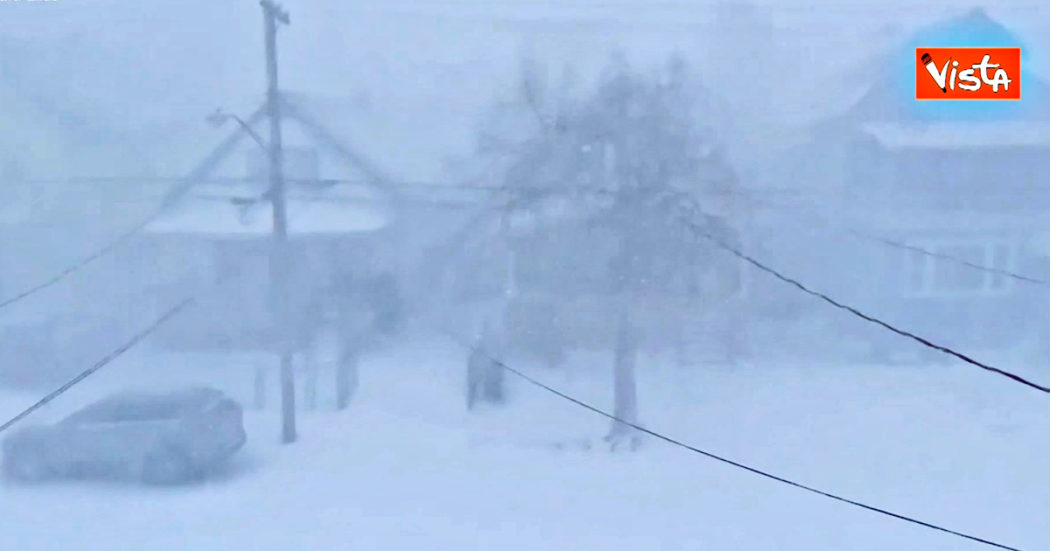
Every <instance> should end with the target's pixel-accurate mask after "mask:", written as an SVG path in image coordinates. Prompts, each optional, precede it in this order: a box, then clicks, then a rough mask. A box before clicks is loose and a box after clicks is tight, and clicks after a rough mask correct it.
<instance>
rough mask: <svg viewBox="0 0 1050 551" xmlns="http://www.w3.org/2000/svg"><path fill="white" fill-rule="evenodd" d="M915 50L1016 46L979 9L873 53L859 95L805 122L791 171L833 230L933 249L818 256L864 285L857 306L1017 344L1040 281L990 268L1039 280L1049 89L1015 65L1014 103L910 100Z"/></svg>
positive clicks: (969, 336)
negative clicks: (821, 194)
mask: <svg viewBox="0 0 1050 551" xmlns="http://www.w3.org/2000/svg"><path fill="white" fill-rule="evenodd" d="M920 46H931V47H937V46H1022V56H1023V57H1022V60H1024V59H1025V57H1024V52H1025V49H1024V48H1023V44H1022V42H1021V40H1020V39H1019V38H1018V37H1016V36H1015V35H1014V34H1013V33H1011V32H1010V31H1009V30H1007V29H1006V28H1004V27H1003V26H1001V25H1000V24H998V23H997V22H996V21H994V20H993V19H991V18H990V17H989V16H988V15H987V14H986V13H985V12H984V11H982V10H973V11H970V12H968V13H966V14H965V15H963V16H961V17H959V18H956V19H952V20H948V21H945V22H943V23H940V24H937V25H934V26H931V27H928V28H925V29H920V30H919V31H917V32H916V33H915V34H914V35H912V36H910V37H908V39H907V40H905V41H903V42H902V43H901V44H900V45H899V47H897V48H895V49H893V50H891V51H889V52H887V53H886V55H885V56H883V57H881V58H879V60H878V62H879V66H878V67H877V69H878V70H875V71H872V72H871V78H872V81H871V85H870V88H869V89H868V91H867V93H866V94H865V95H863V96H862V97H861V98H860V100H859V101H858V102H857V103H856V104H855V105H854V106H853V107H852V108H851V109H849V110H848V111H846V112H844V113H841V114H839V115H837V116H835V117H833V118H831V119H828V120H825V121H823V122H822V123H820V124H819V125H817V126H816V127H815V128H814V129H813V135H814V136H815V139H814V140H813V142H812V143H811V144H810V145H809V146H808V147H807V148H806V153H807V156H806V157H805V158H806V159H808V161H807V162H805V163H803V166H806V167H808V168H809V169H810V170H809V171H808V172H804V174H807V175H808V176H809V177H810V178H812V179H814V180H818V181H819V182H820V183H821V184H822V185H823V189H824V191H825V193H826V198H827V199H828V201H827V203H826V204H828V205H835V207H834V208H833V209H831V210H828V211H826V212H828V213H829V214H832V215H833V216H834V218H835V219H837V220H838V221H839V222H840V223H841V224H842V226H839V227H838V228H839V229H840V230H860V231H862V232H864V233H867V234H870V235H876V236H879V237H882V238H885V239H887V240H890V241H894V242H897V243H900V244H903V245H906V246H910V247H914V248H921V249H923V250H926V251H929V252H931V253H933V255H929V254H923V253H921V252H917V251H915V250H908V249H906V248H901V247H897V248H893V247H888V246H885V245H884V244H876V243H872V242H870V241H869V242H868V243H867V244H863V242H862V241H856V242H855V246H840V247H838V248H836V249H835V250H834V251H833V253H834V254H828V256H827V258H828V259H830V262H829V261H824V262H821V263H820V265H821V266H823V268H824V271H826V272H831V273H833V274H836V275H838V276H840V279H848V280H849V284H851V285H853V286H854V287H856V286H857V285H862V286H864V288H865V289H864V290H865V293H864V294H863V298H864V300H866V301H867V303H866V304H865V306H866V307H867V309H868V310H869V311H872V312H874V313H877V314H878V315H880V316H882V317H884V318H886V319H887V320H890V321H892V322H895V323H898V324H900V325H902V326H904V327H906V328H910V329H913V330H915V331H916V332H918V333H920V334H922V335H925V336H928V337H930V338H934V339H937V340H939V342H943V343H946V344H957V345H959V346H964V347H965V348H967V349H980V348H984V347H996V346H1010V345H1015V344H1020V343H1021V342H1022V341H1024V340H1025V339H1026V338H1028V337H1031V336H1033V335H1034V334H1036V333H1035V332H1036V331H1039V330H1042V329H1045V327H1044V326H1042V325H1040V324H1037V323H1036V320H1038V319H1040V318H1041V317H1042V316H1041V315H1040V313H1041V310H1042V309H1044V308H1045V307H1046V305H1047V304H1048V299H1050V294H1048V293H1047V291H1050V289H1047V288H1039V286H1037V285H1033V284H1031V283H1028V282H1024V281H1019V280H1017V279H1016V278H1012V277H1010V276H1008V275H1004V274H1003V273H997V272H995V271H994V270H1002V271H1012V272H1018V273H1022V274H1032V275H1035V276H1037V277H1038V276H1040V275H1044V276H1050V257H1048V253H1050V251H1048V250H1047V248H1046V235H1047V226H1046V223H1045V221H1043V218H1044V216H1043V215H1042V213H1043V212H1045V211H1046V209H1047V207H1050V191H1048V188H1047V187H1046V186H1047V184H1048V183H1050V180H1048V176H1047V175H1048V174H1050V103H1048V102H1047V99H1048V98H1050V95H1048V94H1047V92H1048V87H1047V85H1046V83H1045V82H1044V81H1042V80H1041V79H1040V78H1039V77H1038V76H1037V75H1034V74H1031V73H1030V72H1029V71H1027V70H1026V69H1022V70H1023V71H1025V72H1023V73H1022V82H1023V84H1022V87H1023V88H1022V99H1021V100H1020V101H1014V102H987V101H985V102H972V101H954V102H929V101H927V102H919V101H916V100H915V99H914V81H913V79H914V55H915V50H914V49H915V48H916V47H920ZM1022 63H1023V62H1022ZM1022 67H1024V65H1022ZM799 215H800V216H804V215H803V214H799ZM948 257H950V258H951V259H949V258H948ZM952 259H954V260H952ZM966 263H970V264H975V265H980V266H985V267H988V268H991V269H992V271H988V270H985V271H982V270H979V269H975V268H973V267H970V266H967V265H966ZM854 275H855V276H856V277H852V276H854ZM843 288H844V289H845V287H843ZM848 291H849V290H848V289H845V290H844V291H842V292H848ZM876 332H877V331H874V330H873V331H871V332H868V333H865V334H872V335H873V334H875V333H876ZM887 335H888V334H887ZM887 338H890V339H892V338H895V337H894V336H892V335H888V337H887ZM876 340H877V342H878V343H879V345H880V346H879V347H877V348H878V349H884V350H889V348H885V347H882V345H883V344H886V343H885V341H881V340H879V339H876ZM898 348H900V347H898Z"/></svg>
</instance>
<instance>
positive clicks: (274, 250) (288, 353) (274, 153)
mask: <svg viewBox="0 0 1050 551" xmlns="http://www.w3.org/2000/svg"><path fill="white" fill-rule="evenodd" d="M259 5H260V6H262V10H263V21H264V23H265V32H266V77H267V84H268V86H267V90H266V108H267V114H268V116H269V118H270V144H269V153H270V155H269V161H270V163H269V166H270V171H269V175H270V176H269V178H270V190H269V195H270V200H271V201H272V202H273V242H272V244H271V249H270V286H271V290H272V293H273V296H272V297H271V299H272V300H273V328H274V329H275V332H276V335H275V338H276V341H277V346H278V350H279V351H280V355H281V442H283V443H285V444H291V443H292V442H295V438H296V434H295V372H294V371H293V370H292V352H293V350H294V343H293V342H292V337H291V334H292V331H291V329H292V328H291V327H290V324H291V316H290V311H289V297H288V291H289V289H288V270H289V268H290V266H291V263H290V261H289V260H290V259H289V258H288V216H287V214H288V213H287V210H286V207H285V202H284V166H283V165H284V157H283V156H284V152H283V150H282V146H281V95H280V89H279V88H278V86H277V25H278V23H283V24H285V25H288V24H289V23H290V21H289V19H288V12H286V11H284V10H283V9H282V8H281V7H280V6H278V5H277V4H274V3H273V1H272V0H261V1H260V2H259Z"/></svg>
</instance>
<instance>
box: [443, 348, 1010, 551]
mask: <svg viewBox="0 0 1050 551" xmlns="http://www.w3.org/2000/svg"><path fill="white" fill-rule="evenodd" d="M450 336H451V337H452V338H453V340H455V341H456V342H457V343H458V344H459V345H460V346H463V347H464V348H466V349H468V350H470V351H473V352H477V353H480V354H482V355H484V356H486V357H487V358H488V359H489V360H490V361H492V362H493V363H494V364H495V365H497V366H499V367H500V369H503V370H505V371H507V372H508V373H511V374H512V375H515V376H517V377H519V378H520V379H522V380H524V381H525V382H527V383H529V384H531V385H533V386H536V387H538V388H540V389H543V390H545V391H547V392H549V393H551V394H553V395H555V396H557V397H559V398H561V399H563V400H567V401H569V402H571V403H573V404H575V405H577V406H580V407H582V408H584V409H587V410H589V411H591V412H593V413H596V414H598V415H601V416H602V417H605V418H606V419H609V420H611V421H614V422H617V423H621V424H623V425H625V426H628V427H630V428H632V429H634V430H637V431H639V432H641V433H643V434H646V435H649V436H652V437H654V438H656V439H659V440H662V441H664V442H666V443H668V444H671V445H673V446H677V447H679V448H682V449H684V450H688V451H690V452H693V453H696V454H699V455H702V456H704V457H707V458H708V459H713V460H715V461H718V462H720V463H723V464H726V465H729V466H731V467H735V468H737V469H742V470H744V471H747V472H749V473H751V474H755V475H758V476H761V477H763V478H767V479H769V480H773V481H775V482H780V483H781V484H786V485H788V486H791V487H793V488H797V489H799V490H804V491H806V492H809V493H812V494H816V495H819V496H821V497H825V498H828V499H832V500H834V501H838V502H840V503H845V504H847V505H851V506H853V507H857V508H860V509H864V510H866V511H870V512H873V513H878V514H880V515H884V516H887V517H890V518H894V519H897V520H901V521H904V522H908V523H911V524H915V525H918V526H922V527H923V528H927V529H930V530H935V531H938V532H942V533H945V534H949V535H952V536H956V537H959V538H963V539H967V540H970V541H973V542H976V543H980V544H984V545H987V546H990V547H995V548H998V549H1006V550H1009V551H1021V549H1020V548H1017V547H1011V546H1009V545H1005V544H1002V543H998V542H996V541H993V540H990V539H986V538H981V537H978V536H974V535H971V534H967V533H964V532H960V531H957V530H952V529H950V528H946V527H944V526H940V525H937V524H934V523H932V522H926V521H923V520H919V519H917V518H915V517H912V516H908V515H904V514H901V513H895V512H893V511H891V510H889V509H884V508H881V507H876V506H874V505H868V504H866V503H863V502H860V501H857V500H854V499H849V498H846V497H843V496H840V495H838V494H834V493H831V492H828V491H825V490H821V489H818V488H815V487H813V486H809V485H806V484H802V483H800V482H796V481H794V480H791V479H788V478H785V477H782V476H779V475H775V474H772V473H770V472H767V471H764V470H762V469H759V468H757V467H752V466H750V465H747V464H745V463H741V462H739V461H735V460H732V459H729V458H727V457H724V456H721V455H718V454H716V453H713V452H709V451H706V450H703V449H701V448H698V447H696V446H692V445H689V444H686V443H684V442H682V441H680V440H677V439H675V438H672V437H670V436H667V435H665V434H662V433H660V432H657V431H655V430H652V429H647V428H645V427H643V426H641V425H639V424H637V423H631V422H629V421H626V420H623V419H620V418H619V417H617V416H615V415H613V414H612V413H609V412H607V411H605V410H603V409H601V408H598V407H597V406H594V405H591V404H589V403H587V402H584V401H583V400H580V399H579V398H575V397H573V396H571V395H569V394H566V393H565V392H562V391H560V390H558V389H556V388H554V387H551V386H550V385H547V384H545V383H543V382H541V381H539V380H537V379H534V378H533V377H530V376H529V375H526V374H525V373H523V372H521V371H519V370H517V369H514V368H513V367H510V366H509V365H507V364H506V363H503V362H502V361H501V360H499V359H498V358H494V357H492V356H491V355H490V354H488V353H487V352H486V351H485V350H482V349H480V348H477V347H475V346H472V345H470V344H468V343H467V342H466V341H465V340H463V339H460V338H459V337H458V336H456V335H450Z"/></svg>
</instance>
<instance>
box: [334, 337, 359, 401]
mask: <svg viewBox="0 0 1050 551" xmlns="http://www.w3.org/2000/svg"><path fill="white" fill-rule="evenodd" d="M356 389H357V351H355V350H346V351H343V353H342V354H340V356H339V363H338V364H337V365H336V367H335V407H336V409H346V408H347V407H348V406H349V405H350V398H352V397H353V395H354V391H355V390H356Z"/></svg>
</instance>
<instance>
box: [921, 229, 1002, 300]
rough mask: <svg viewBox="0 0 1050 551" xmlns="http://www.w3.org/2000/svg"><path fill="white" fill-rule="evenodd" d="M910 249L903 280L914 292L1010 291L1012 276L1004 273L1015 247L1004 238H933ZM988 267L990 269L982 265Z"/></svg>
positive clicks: (998, 292)
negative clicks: (972, 239)
mask: <svg viewBox="0 0 1050 551" xmlns="http://www.w3.org/2000/svg"><path fill="white" fill-rule="evenodd" d="M916 247H918V248H920V249H923V250H925V251H929V252H931V253H933V254H932V255H931V254H925V253H923V252H921V251H909V252H908V257H907V262H906V266H905V267H904V282H905V288H906V289H907V291H908V293H909V294H911V295H914V296H942V295H943V296H957V295H991V294H1001V293H1006V292H1009V291H1010V289H1011V280H1010V278H1009V277H1008V276H1006V275H1005V274H1003V273H997V272H994V271H992V270H1002V271H1009V270H1011V269H1012V268H1013V264H1014V259H1015V254H1016V251H1015V248H1014V247H1013V246H1012V245H1011V244H1009V243H1006V242H1002V241H968V242H954V243H945V242H934V243H929V242H927V243H920V244H916ZM980 267H985V268H989V269H981V268H980Z"/></svg>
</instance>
